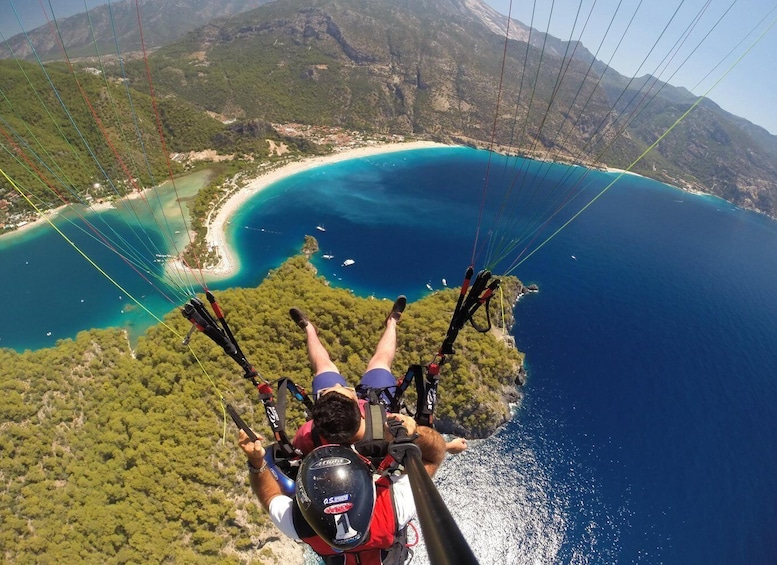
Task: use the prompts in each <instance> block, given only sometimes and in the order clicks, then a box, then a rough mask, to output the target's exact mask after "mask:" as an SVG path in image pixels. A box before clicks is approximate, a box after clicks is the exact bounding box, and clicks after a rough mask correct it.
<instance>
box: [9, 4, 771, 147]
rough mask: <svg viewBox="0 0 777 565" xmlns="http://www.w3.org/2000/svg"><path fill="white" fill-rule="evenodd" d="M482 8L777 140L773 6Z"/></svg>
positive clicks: (24, 13)
mask: <svg viewBox="0 0 777 565" xmlns="http://www.w3.org/2000/svg"><path fill="white" fill-rule="evenodd" d="M485 2H486V3H487V4H489V5H490V6H491V7H493V8H494V9H495V10H497V11H498V12H500V13H502V14H505V15H507V14H508V13H510V14H511V16H512V17H513V18H515V19H517V20H519V21H521V22H523V23H524V24H526V25H529V24H530V23H531V22H532V10H533V9H535V12H534V18H533V22H534V23H533V27H534V28H535V29H537V30H540V31H546V32H548V33H550V34H551V35H553V36H555V37H558V38H560V39H564V40H568V39H570V38H571V39H576V40H580V41H581V42H582V43H583V45H584V46H585V47H586V48H587V49H588V50H589V51H590V52H591V53H593V54H595V55H596V56H597V58H598V59H599V60H600V61H603V62H605V63H607V64H609V65H610V66H611V67H613V68H614V69H615V70H616V71H618V72H619V73H621V74H623V75H626V76H642V75H645V74H652V75H654V76H657V77H659V78H660V79H661V80H663V81H665V82H668V83H670V84H672V85H674V86H684V87H685V88H687V89H688V90H690V91H691V92H693V93H694V94H696V95H699V96H701V95H705V96H708V97H709V98H710V99H712V100H713V101H714V102H716V103H717V104H718V105H720V106H721V107H722V108H723V109H724V110H727V111H728V112H731V113H732V114H735V115H737V116H741V117H743V118H746V119H748V120H750V121H751V122H753V123H755V124H758V125H760V126H762V127H764V128H766V129H767V130H768V131H769V132H770V133H772V134H774V135H777V65H775V63H774V57H775V54H777V0H485ZM105 3H106V2H105V0H37V1H36V0H0V32H1V33H2V34H3V36H5V37H11V36H13V35H15V34H17V33H19V32H20V31H21V30H22V28H21V27H20V25H19V23H18V21H17V18H16V15H17V14H18V15H19V18H20V19H21V22H22V25H23V26H24V29H33V28H35V27H37V26H39V25H43V24H45V23H46V22H45V18H44V16H43V12H42V8H41V5H43V6H45V7H46V8H48V6H49V4H50V5H51V6H52V7H53V9H54V13H55V14H56V16H57V17H58V18H63V17H66V16H69V15H73V14H76V13H79V12H84V11H85V10H86V9H91V8H93V7H95V6H97V5H100V4H105ZM511 6H512V8H511ZM551 7H552V9H551ZM576 16H577V23H576V22H575V18H576ZM721 18H722V19H721ZM694 22H696V24H695V26H693V24H694ZM759 22H760V23H759ZM689 26H693V27H692V29H691V30H690V31H689V32H687V33H686V30H687V29H688V27H689ZM667 55H669V57H667Z"/></svg>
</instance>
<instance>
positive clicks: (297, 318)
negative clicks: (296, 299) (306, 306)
mask: <svg viewBox="0 0 777 565" xmlns="http://www.w3.org/2000/svg"><path fill="white" fill-rule="evenodd" d="M289 316H291V319H292V320H294V323H295V324H297V325H298V326H299V327H300V328H302V329H303V330H304V329H305V328H306V327H307V326H308V324H309V323H310V322H309V320H308V317H307V316H306V315H305V313H304V312H303V311H302V310H300V309H299V308H291V309H289Z"/></svg>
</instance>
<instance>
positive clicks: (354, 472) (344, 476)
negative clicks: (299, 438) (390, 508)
mask: <svg viewBox="0 0 777 565" xmlns="http://www.w3.org/2000/svg"><path fill="white" fill-rule="evenodd" d="M297 504H299V508H300V510H301V511H302V515H303V516H304V517H305V520H306V521H307V523H308V524H310V527H312V528H313V529H314V530H315V532H316V533H317V534H318V536H319V537H320V538H321V539H323V540H324V541H325V542H326V543H328V544H329V545H330V546H331V547H333V548H334V549H339V550H347V549H351V548H354V547H356V546H357V545H359V544H360V543H362V542H363V541H365V539H366V538H367V533H368V532H369V527H370V521H371V520H372V510H373V507H374V506H375V483H374V482H373V480H372V473H371V472H370V469H369V468H368V467H367V464H366V463H365V462H364V461H362V459H361V458H360V457H359V455H358V454H357V453H356V452H355V451H353V450H352V449H350V448H348V447H345V446H343V445H324V446H321V447H317V448H316V449H314V450H313V451H311V452H310V453H308V455H306V456H305V458H304V459H303V460H302V465H301V466H300V468H299V473H297Z"/></svg>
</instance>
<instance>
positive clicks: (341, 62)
mask: <svg viewBox="0 0 777 565" xmlns="http://www.w3.org/2000/svg"><path fill="white" fill-rule="evenodd" d="M183 1H184V0H177V2H176V3H180V2H183ZM188 2H190V3H191V4H198V5H202V6H205V5H206V4H210V3H211V2H206V1H205V0H202V1H201V2H200V3H195V2H193V1H192V0H188ZM148 4H151V3H150V2H149V3H147V4H144V9H145V10H149V9H150V8H147V6H148ZM162 4H165V5H166V4H174V2H168V3H164V2H162V3H159V5H160V6H161V5H162ZM255 4H262V5H260V6H258V7H257V8H255V9H251V10H248V11H243V12H240V13H239V14H237V15H233V16H232V17H224V18H220V19H216V20H213V21H210V22H208V23H207V24H205V25H203V26H202V27H199V28H197V29H196V30H193V31H190V32H189V33H186V34H184V35H182V36H181V37H180V38H179V39H177V40H175V41H172V42H170V43H167V44H166V45H165V46H164V47H162V48H160V49H158V50H157V51H155V52H154V53H153V55H152V56H151V57H150V61H149V63H150V66H151V68H152V73H153V77H154V81H155V88H157V89H158V91H159V93H161V94H163V95H165V96H166V97H172V98H177V99H181V100H185V101H187V102H188V103H190V104H192V105H194V106H195V107H198V108H201V109H202V110H206V111H208V112H213V113H216V114H219V115H222V116H226V117H229V118H232V119H238V120H244V121H247V122H251V121H252V120H258V121H260V122H262V123H264V122H271V123H288V122H298V123H305V124H313V125H330V126H342V127H346V128H349V129H357V130H363V131H369V132H378V133H395V134H404V135H410V136H416V137H423V138H431V139H436V140H440V141H446V142H459V143H467V144H472V145H476V146H488V145H489V144H490V143H491V140H492V139H493V140H494V142H496V144H497V145H498V146H499V148H500V149H501V150H504V151H510V152H515V153H520V154H524V155H528V156H531V157H535V158H542V159H553V160H560V161H567V162H574V163H584V164H587V165H592V166H605V165H606V166H611V167H618V168H626V167H629V166H630V165H632V163H634V162H635V161H638V162H637V163H636V164H635V165H634V166H633V168H632V170H633V171H634V172H638V173H640V174H643V175H645V176H649V177H652V178H655V179H657V180H661V181H664V182H667V183H670V184H673V185H676V186H680V187H682V188H686V189H691V190H699V191H703V192H709V193H712V194H716V195H718V196H721V197H723V198H725V199H727V200H729V201H731V202H732V203H734V204H737V205H739V206H742V207H744V208H748V209H754V210H759V211H761V212H764V213H766V214H769V215H771V216H773V217H774V216H777V166H775V164H774V163H775V159H774V157H775V155H777V137H775V136H772V135H770V134H769V133H768V132H767V131H766V130H764V129H763V128H759V127H758V126H755V125H753V124H751V123H750V122H748V121H747V120H744V119H742V118H739V117H736V116H733V115H732V114H730V113H728V112H725V111H724V110H722V109H721V108H720V107H718V106H717V105H716V104H714V103H713V102H712V101H710V100H703V101H700V100H698V98H697V97H695V96H694V95H693V94H691V93H690V92H688V91H687V90H685V89H683V88H676V87H673V86H671V85H669V84H667V83H664V82H662V81H660V80H658V79H657V78H656V77H653V76H650V75H646V76H643V77H637V78H628V77H624V76H622V75H620V74H619V73H617V72H616V71H615V70H613V69H612V68H610V67H608V66H607V65H606V64H604V63H602V62H601V61H597V60H596V59H595V58H594V56H593V55H592V54H591V53H590V52H589V51H588V50H587V49H586V48H585V47H584V46H583V45H582V44H580V43H579V42H566V41H563V40H560V39H558V38H554V37H552V36H550V35H546V34H543V33H541V32H538V31H536V30H532V29H530V28H529V27H528V26H526V25H524V24H522V23H520V22H518V21H516V20H512V21H510V22H509V36H510V40H509V41H508V42H507V45H505V40H504V35H505V31H506V30H507V29H508V20H507V18H506V17H504V16H502V15H501V14H499V13H497V12H495V11H494V10H493V9H491V8H489V7H488V6H487V5H486V4H485V3H483V2H482V0H391V1H389V0H370V1H367V0H277V1H275V2H270V3H263V2H256V3H255ZM227 5H230V6H237V2H233V3H229V2H228V3H227ZM243 5H244V6H245V7H247V6H248V3H245V4H243ZM158 9H159V10H160V14H161V13H162V12H161V10H162V8H161V7H160V8H158ZM234 9H236V10H237V9H238V8H237V7H235V8H234ZM95 11H96V9H95V10H93V11H92V13H94V12H95ZM117 13H118V10H117V9H116V8H115V7H114V20H113V21H114V22H118V23H120V24H122V25H126V26H127V28H130V27H131V23H130V20H129V19H127V20H126V21H125V20H124V19H122V18H124V17H126V18H130V17H131V16H134V14H129V12H128V13H127V14H126V15H125V16H122V17H119V16H118V15H117ZM166 13H167V14H168V15H167V16H164V17H162V16H160V19H159V22H160V25H161V22H163V21H167V20H165V19H164V18H170V17H171V16H170V15H169V13H170V12H166ZM173 13H177V12H173ZM201 13H202V14H203V17H204V16H205V15H206V14H207V10H205V9H204V8H203V11H202V12H201ZM222 15H223V13H222ZM78 17H83V16H75V18H78ZM92 19H93V20H94V19H96V18H94V17H93V18H92ZM66 21H67V20H66ZM68 23H69V22H68ZM144 25H146V24H144ZM148 27H151V24H150V23H149V24H148ZM77 28H78V25H76V24H75V23H74V30H75V29H77ZM87 29H88V28H87ZM95 29H97V30H99V33H97V35H98V36H99V37H103V38H107V37H109V30H108V26H107V24H106V23H105V22H103V25H102V26H97V27H96V28H95ZM181 29H182V28H181ZM74 33H75V31H74ZM174 35H176V34H174V33H171V34H170V37H172V36H174ZM106 41H107V39H106ZM82 44H83V43H82ZM503 54H505V60H504V65H503V64H502V58H503ZM121 70H122V71H123V72H126V76H127V77H129V80H130V84H132V85H134V84H137V85H140V84H142V82H143V81H144V77H145V73H146V69H145V65H144V64H143V63H141V62H140V61H131V60H129V61H128V62H127V64H126V65H125V66H124V68H122V69H121ZM108 72H111V69H110V68H108ZM113 72H115V73H116V76H115V78H116V79H119V78H122V77H119V69H118V68H117V67H116V68H114V71H113ZM686 113H687V115H686ZM495 116H496V118H495ZM669 128H672V131H671V132H670V133H669V134H668V135H667V136H666V137H665V138H663V139H661V141H660V142H659V143H657V145H655V147H653V148H652V149H651V146H652V145H653V144H654V143H655V142H656V141H657V140H658V139H659V138H660V137H661V136H662V135H663V134H664V133H665V132H666V131H667V129H669Z"/></svg>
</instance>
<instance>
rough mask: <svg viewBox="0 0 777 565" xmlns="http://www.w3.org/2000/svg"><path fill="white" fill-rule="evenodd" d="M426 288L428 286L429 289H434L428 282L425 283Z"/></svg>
mask: <svg viewBox="0 0 777 565" xmlns="http://www.w3.org/2000/svg"><path fill="white" fill-rule="evenodd" d="M426 288H428V289H429V290H434V289H433V288H432V285H430V284H429V283H426Z"/></svg>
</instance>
